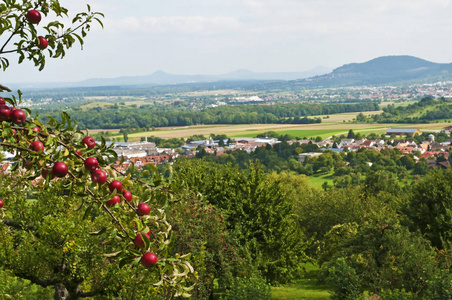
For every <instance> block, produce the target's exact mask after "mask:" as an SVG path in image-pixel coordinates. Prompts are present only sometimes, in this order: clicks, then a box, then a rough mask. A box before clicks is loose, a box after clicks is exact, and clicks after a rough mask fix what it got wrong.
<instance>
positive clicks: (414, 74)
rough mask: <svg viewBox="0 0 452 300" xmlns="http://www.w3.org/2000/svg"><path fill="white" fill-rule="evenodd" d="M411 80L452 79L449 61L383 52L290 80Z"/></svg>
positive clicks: (340, 83)
mask: <svg viewBox="0 0 452 300" xmlns="http://www.w3.org/2000/svg"><path fill="white" fill-rule="evenodd" d="M414 80H416V81H418V82H424V81H430V82H433V81H439V80H452V64H451V63H447V64H443V63H434V62H430V61H426V60H423V59H420V58H417V57H413V56H408V55H402V56H383V57H378V58H375V59H372V60H370V61H367V62H364V63H351V64H346V65H343V66H341V67H339V68H336V69H334V70H333V72H331V73H328V74H325V75H321V76H315V77H311V78H309V79H303V80H297V81H294V82H293V84H299V85H306V86H324V87H328V86H350V85H374V84H375V85H377V84H378V85H379V84H395V83H402V82H409V81H414Z"/></svg>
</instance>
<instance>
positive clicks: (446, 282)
mask: <svg viewBox="0 0 452 300" xmlns="http://www.w3.org/2000/svg"><path fill="white" fill-rule="evenodd" d="M426 294H427V297H428V299H430V300H451V299H452V278H451V276H450V273H449V270H445V271H444V274H443V275H442V276H441V277H437V278H435V279H433V280H431V281H430V282H429V289H428V290H427V293H426Z"/></svg>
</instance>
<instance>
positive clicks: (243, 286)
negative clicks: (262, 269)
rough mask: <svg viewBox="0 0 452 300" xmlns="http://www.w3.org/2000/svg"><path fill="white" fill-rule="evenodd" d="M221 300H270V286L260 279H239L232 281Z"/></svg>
mask: <svg viewBox="0 0 452 300" xmlns="http://www.w3.org/2000/svg"><path fill="white" fill-rule="evenodd" d="M222 299H223V300H271V299H272V295H271V292H270V286H269V285H268V284H267V283H266V282H265V280H264V279H262V278H241V277H237V278H235V280H234V281H233V284H232V286H231V289H229V290H228V291H227V292H226V295H225V296H224V297H223V298H222Z"/></svg>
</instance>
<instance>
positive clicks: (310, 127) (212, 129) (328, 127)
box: [90, 123, 449, 141]
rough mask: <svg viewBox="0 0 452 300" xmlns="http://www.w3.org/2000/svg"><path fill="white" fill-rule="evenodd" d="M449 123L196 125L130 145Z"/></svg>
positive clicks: (158, 133)
mask: <svg viewBox="0 0 452 300" xmlns="http://www.w3.org/2000/svg"><path fill="white" fill-rule="evenodd" d="M448 124H449V123H431V124H356V123H321V124H241V125H197V126H185V127H171V128H158V129H157V130H155V131H147V132H139V133H130V134H129V141H139V140H140V138H141V137H145V136H157V137H161V138H167V139H168V138H186V137H190V136H192V135H195V134H202V135H205V136H208V135H210V134H211V133H214V134H226V135H228V136H231V137H235V138H237V137H255V136H256V135H258V134H261V133H264V132H266V131H275V132H277V133H279V134H290V135H294V136H298V137H300V138H303V137H306V138H311V137H316V136H320V137H322V138H327V137H330V136H332V135H341V134H347V132H348V131H349V130H350V129H353V131H354V132H355V133H358V132H360V133H362V134H370V133H373V132H374V133H379V134H381V133H384V132H385V131H386V129H388V128H396V127H397V128H418V129H420V130H421V131H422V130H427V131H439V130H441V129H443V128H444V127H446V126H447V125H448ZM100 131H110V132H118V135H117V136H113V138H116V139H121V138H122V135H120V134H119V130H90V132H91V133H97V132H100Z"/></svg>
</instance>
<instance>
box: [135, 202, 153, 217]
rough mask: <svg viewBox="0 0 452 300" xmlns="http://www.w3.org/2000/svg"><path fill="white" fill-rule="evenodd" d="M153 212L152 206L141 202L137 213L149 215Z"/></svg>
mask: <svg viewBox="0 0 452 300" xmlns="http://www.w3.org/2000/svg"><path fill="white" fill-rule="evenodd" d="M150 212H151V207H150V206H149V205H147V204H146V203H140V204H138V207H137V214H138V215H140V216H144V215H149V213H150Z"/></svg>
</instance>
